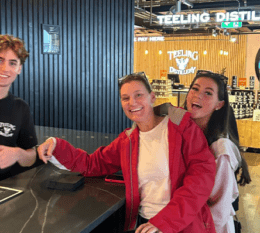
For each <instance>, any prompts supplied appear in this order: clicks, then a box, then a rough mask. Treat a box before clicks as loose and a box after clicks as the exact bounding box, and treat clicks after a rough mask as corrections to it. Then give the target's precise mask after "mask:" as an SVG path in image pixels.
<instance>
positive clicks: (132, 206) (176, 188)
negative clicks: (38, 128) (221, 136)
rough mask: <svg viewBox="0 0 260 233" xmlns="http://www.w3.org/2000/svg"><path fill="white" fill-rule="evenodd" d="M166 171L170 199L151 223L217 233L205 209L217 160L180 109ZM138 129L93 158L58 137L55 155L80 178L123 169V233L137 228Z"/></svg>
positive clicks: (172, 123)
mask: <svg viewBox="0 0 260 233" xmlns="http://www.w3.org/2000/svg"><path fill="white" fill-rule="evenodd" d="M169 117H170V120H169V123H168V138H169V168H170V178H171V186H172V189H171V200H170V202H169V203H168V205H167V206H166V207H164V208H163V209H162V210H161V211H160V212H159V213H158V214H157V215H156V216H154V217H153V218H151V219H150V220H149V222H150V223H152V224H153V225H154V226H156V227H157V228H159V229H160V230H161V231H162V232H164V233H168V232H169V233H174V232H183V233H204V232H205V233H206V232H210V233H215V227H214V222H213V220H212V216H211V213H210V210H209V207H208V206H207V204H206V203H207V200H208V197H209V195H210V193H211V190H212V188H213V185H214V179H215V169H216V168H215V167H216V164H215V159H214V156H213V155H212V154H211V152H210V150H209V147H208V143H207V141H206V139H205V136H204V134H203V132H202V131H201V130H200V128H199V127H198V126H197V125H196V124H195V123H194V122H193V121H192V120H191V118H190V114H189V113H187V112H186V111H185V110H183V109H181V108H175V107H170V108H169ZM138 148H139V130H138V127H136V126H135V125H134V126H133V127H132V128H131V129H126V130H125V131H124V132H122V133H121V134H120V135H119V136H118V138H116V139H115V140H114V141H113V142H112V143H111V144H110V145H108V146H104V147H100V148H98V149H97V150H96V151H95V152H94V153H93V154H87V152H85V151H83V150H81V149H76V148H74V147H73V146H72V145H70V144H69V143H68V142H66V141H64V140H62V139H58V138H57V146H56V148H55V150H54V152H53V155H54V156H55V157H56V159H57V160H58V161H59V162H60V163H61V164H63V165H64V166H65V167H66V168H68V169H69V170H71V171H77V172H81V173H82V174H83V175H84V176H101V175H106V174H112V173H115V172H117V171H119V170H122V172H123V176H124V180H125V187H126V222H125V230H133V229H135V226H136V220H137V215H138V207H139V203H140V195H139V190H138V175H137V163H138V152H139V149H138Z"/></svg>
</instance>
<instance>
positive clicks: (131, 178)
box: [127, 135, 134, 229]
mask: <svg viewBox="0 0 260 233" xmlns="http://www.w3.org/2000/svg"><path fill="white" fill-rule="evenodd" d="M127 136H128V135H127ZM128 138H129V141H130V148H129V149H130V158H129V159H130V161H129V162H130V166H129V169H130V182H131V210H130V221H129V226H128V229H130V225H131V222H132V221H131V220H132V212H133V205H134V200H133V199H134V198H133V176H132V142H131V137H130V136H128Z"/></svg>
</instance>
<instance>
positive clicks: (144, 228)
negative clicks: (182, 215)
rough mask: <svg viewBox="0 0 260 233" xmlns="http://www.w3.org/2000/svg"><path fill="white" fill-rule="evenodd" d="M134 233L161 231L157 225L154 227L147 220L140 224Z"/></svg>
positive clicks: (159, 232)
mask: <svg viewBox="0 0 260 233" xmlns="http://www.w3.org/2000/svg"><path fill="white" fill-rule="evenodd" d="M135 233H162V231H160V230H159V229H158V228H157V227H155V226H154V225H153V224H151V223H149V222H147V223H144V224H142V225H140V226H139V227H138V228H137V229H136V231H135Z"/></svg>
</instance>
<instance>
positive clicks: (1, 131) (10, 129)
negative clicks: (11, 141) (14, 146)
mask: <svg viewBox="0 0 260 233" xmlns="http://www.w3.org/2000/svg"><path fill="white" fill-rule="evenodd" d="M15 128H16V126H15V125H12V124H10V123H4V122H0V135H1V136H4V137H12V136H13V135H14V131H15Z"/></svg>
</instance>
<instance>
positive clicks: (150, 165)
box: [138, 116, 171, 219]
mask: <svg viewBox="0 0 260 233" xmlns="http://www.w3.org/2000/svg"><path fill="white" fill-rule="evenodd" d="M168 121H169V118H168V116H166V117H165V118H164V119H163V120H162V121H161V122H160V124H159V125H157V126H156V127H155V128H153V129H152V130H150V131H148V132H141V131H140V137H139V140H140V143H139V145H140V147H139V160H138V180H139V192H140V195H141V203H140V209H139V214H140V215H141V216H142V217H144V218H146V219H150V218H152V217H153V216H155V215H156V214H157V213H158V212H159V211H160V210H161V209H162V208H164V207H165V206H166V205H167V204H168V203H169V201H170V197H171V193H170V191H171V186H170V174H169V147H168Z"/></svg>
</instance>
